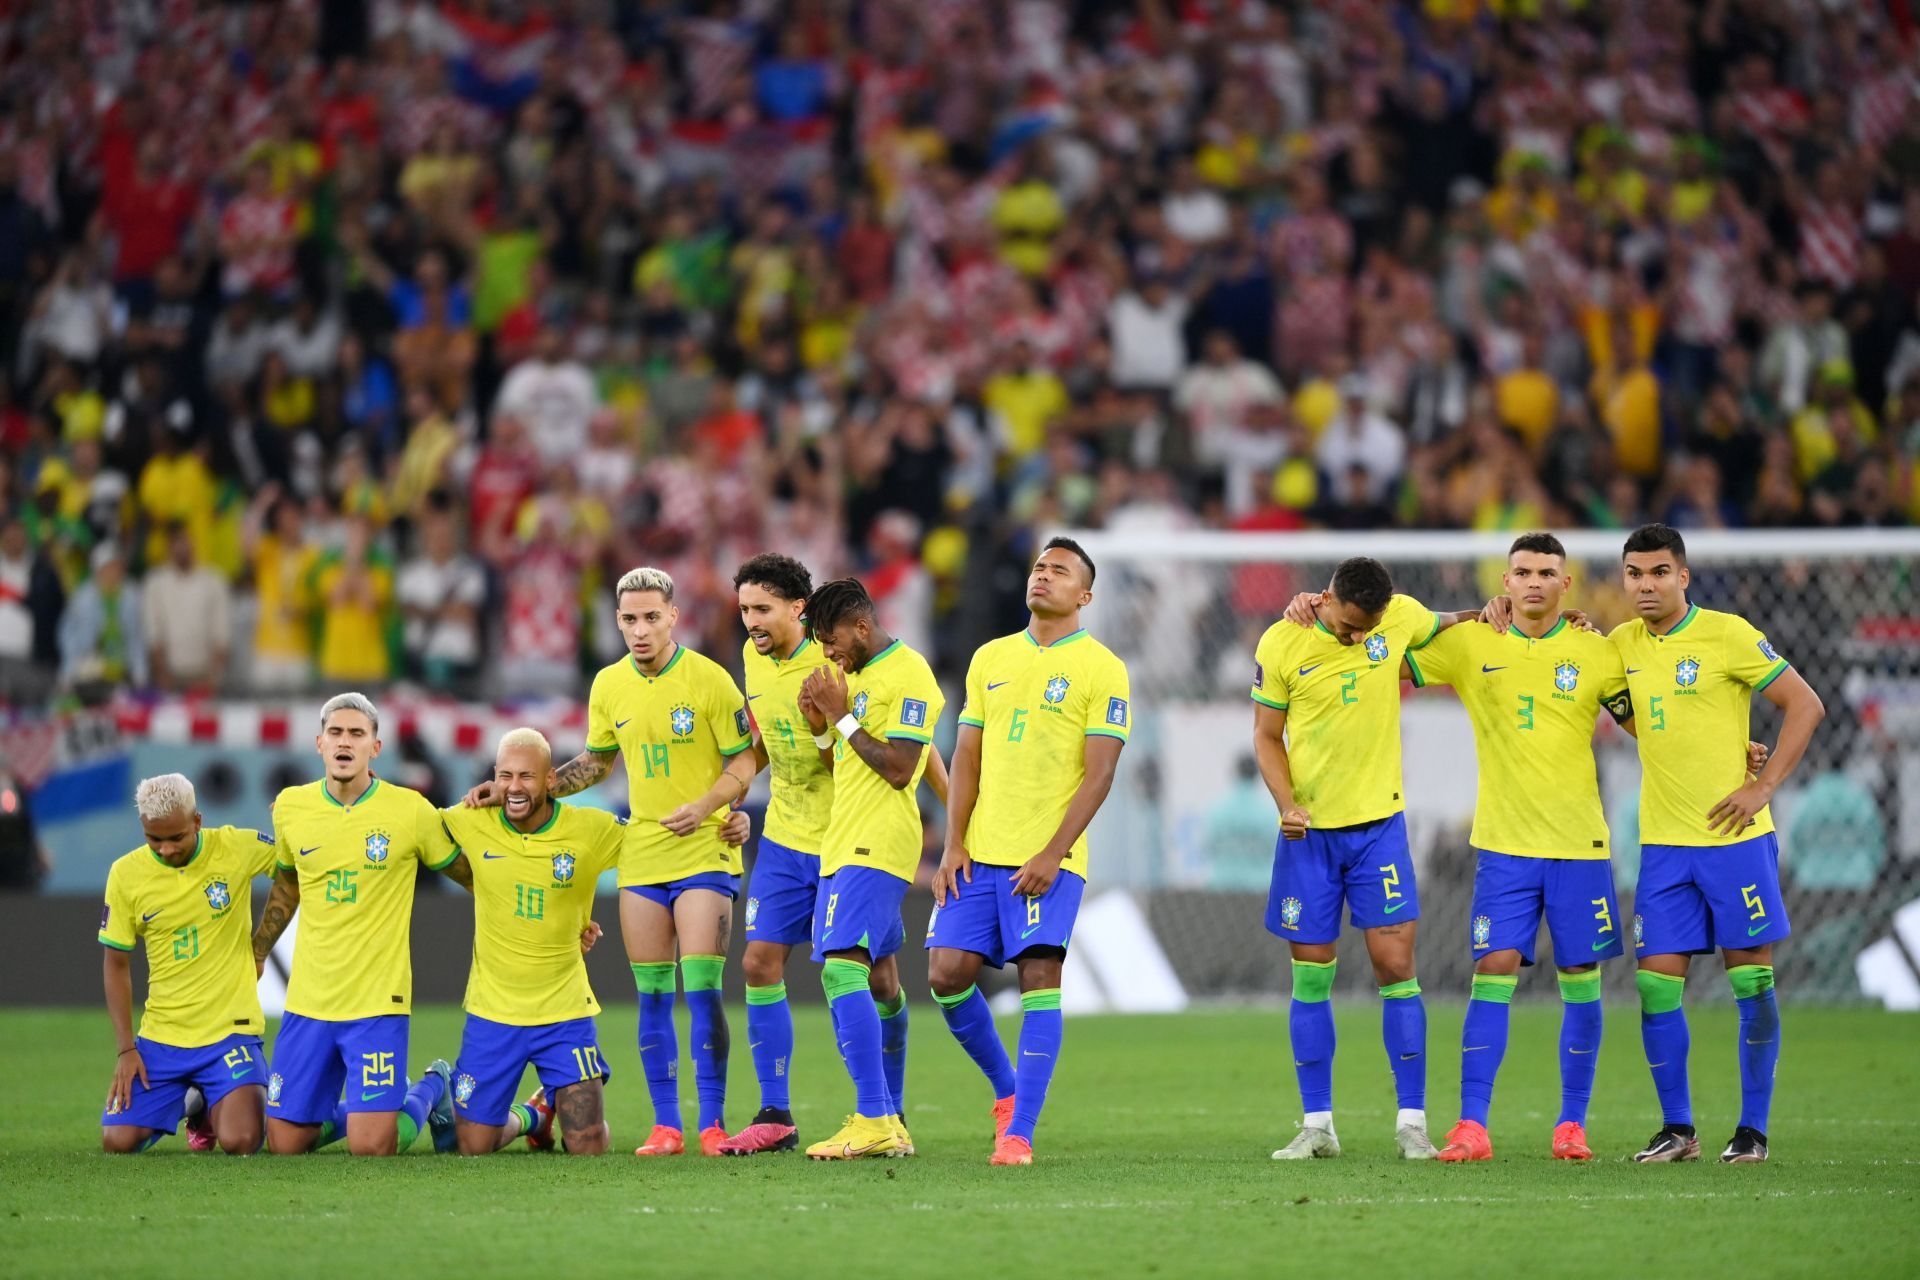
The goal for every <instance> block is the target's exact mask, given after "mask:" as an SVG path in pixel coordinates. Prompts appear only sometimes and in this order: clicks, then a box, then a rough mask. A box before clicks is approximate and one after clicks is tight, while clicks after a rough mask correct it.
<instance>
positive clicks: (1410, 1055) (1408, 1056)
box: [1400, 1053, 1420, 1062]
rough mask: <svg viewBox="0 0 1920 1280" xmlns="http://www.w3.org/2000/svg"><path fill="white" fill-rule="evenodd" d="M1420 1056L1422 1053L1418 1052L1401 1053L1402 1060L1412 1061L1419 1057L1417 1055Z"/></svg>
mask: <svg viewBox="0 0 1920 1280" xmlns="http://www.w3.org/2000/svg"><path fill="white" fill-rule="evenodd" d="M1419 1056H1420V1055H1419V1054H1417V1053H1403V1054H1401V1055H1400V1061H1402V1062H1412V1061H1413V1060H1414V1059H1415V1058H1417V1057H1419Z"/></svg>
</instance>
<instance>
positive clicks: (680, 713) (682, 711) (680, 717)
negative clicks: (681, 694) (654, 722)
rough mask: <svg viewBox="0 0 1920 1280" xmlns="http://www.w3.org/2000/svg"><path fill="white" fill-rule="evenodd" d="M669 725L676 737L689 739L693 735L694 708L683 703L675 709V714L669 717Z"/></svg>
mask: <svg viewBox="0 0 1920 1280" xmlns="http://www.w3.org/2000/svg"><path fill="white" fill-rule="evenodd" d="M667 723H668V724H669V725H671V726H672V728H673V736H674V737H676V738H685V737H689V736H690V735H691V734H692V733H693V708H692V707H690V706H688V705H687V704H686V703H684V702H683V703H681V704H680V705H679V706H677V707H675V708H674V709H673V714H672V715H670V716H668V717H667Z"/></svg>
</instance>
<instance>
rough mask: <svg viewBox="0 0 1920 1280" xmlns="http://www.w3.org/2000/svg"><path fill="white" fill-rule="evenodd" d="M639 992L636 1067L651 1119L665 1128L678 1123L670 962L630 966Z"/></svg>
mask: <svg viewBox="0 0 1920 1280" xmlns="http://www.w3.org/2000/svg"><path fill="white" fill-rule="evenodd" d="M633 979H634V983H635V985H636V986H638V988H639V991H640V1030H639V1041H640V1070H641V1071H642V1072H643V1073H644V1074H645V1075H646V1077H647V1095H648V1096H649V1097H650V1098H652V1099H653V1122H654V1123H655V1124H657V1125H665V1126H666V1127H667V1128H669V1129H679V1128H681V1122H680V1040H679V1037H678V1036H676V1035H675V1034H674V1030H673V991H674V982H673V961H671V960H658V961H649V962H647V963H644V964H636V965H634V966H633Z"/></svg>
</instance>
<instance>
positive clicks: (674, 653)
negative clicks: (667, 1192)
mask: <svg viewBox="0 0 1920 1280" xmlns="http://www.w3.org/2000/svg"><path fill="white" fill-rule="evenodd" d="M614 601H615V615H614V616H615V621H616V622H618V624H619V627H620V635H621V638H622V639H623V640H625V641H626V645H627V656H626V657H625V658H622V659H621V660H620V661H618V662H616V663H614V664H612V665H611V666H608V667H603V668H602V669H601V671H600V673H599V674H598V675H596V676H595V677H594V678H593V688H592V690H591V691H590V692H589V694H588V697H587V749H586V750H585V751H583V752H582V753H581V754H579V755H577V756H575V757H574V758H573V759H571V760H569V761H567V762H566V763H565V764H563V765H561V766H560V767H559V768H558V769H556V770H554V776H553V782H552V785H551V787H550V794H551V795H553V796H554V797H556V798H560V797H565V796H570V795H573V794H574V793H575V792H578V791H584V790H586V789H587V788H588V787H591V786H593V785H594V784H595V783H597V782H599V781H600V780H601V779H602V778H605V777H606V776H607V775H608V774H609V773H611V772H613V765H614V761H615V759H616V758H624V759H625V761H626V766H627V803H628V806H629V808H630V809H631V812H632V817H631V818H630V820H629V821H628V823H627V827H626V841H625V844H624V846H623V847H622V849H621V853H620V889H621V893H620V932H621V936H622V938H623V939H624V940H625V942H626V947H627V960H628V962H629V963H630V964H631V966H632V968H633V980H634V985H635V986H636V987H637V988H638V990H639V997H640V1029H639V1041H640V1065H641V1068H642V1070H643V1071H644V1072H645V1073H646V1077H647V1092H648V1094H649V1096H650V1097H651V1098H652V1100H653V1121H654V1123H653V1130H652V1132H651V1133H649V1134H648V1135H647V1140H646V1141H645V1142H644V1143H642V1144H641V1145H640V1146H639V1147H638V1148H637V1149H636V1150H635V1151H634V1154H635V1155H636V1156H677V1155H681V1154H683V1153H684V1152H685V1151H686V1141H685V1138H684V1137H683V1126H682V1122H681V1117H680V1080H679V1067H680V1045H679V1041H678V1039H677V1038H676V1036H675V1033H674V1025H673V999H674V986H675V983H674V951H675V947H676V945H677V946H678V948H679V952H680V964H679V969H680V977H681V980H682V982H683V983H684V984H685V986H686V991H687V1006H688V1009H689V1011H690V1012H691V1015H692V1017H691V1019H690V1021H691V1027H690V1031H691V1037H692V1047H693V1065H694V1078H695V1082H696V1085H697V1087H698V1092H699V1098H700V1114H699V1119H700V1128H699V1135H700V1151H701V1154H703V1155H709V1156H711V1155H718V1154H719V1150H720V1144H721V1143H722V1142H725V1141H726V1139H727V1131H726V1101H727V1050H728V1039H727V1018H726V1012H725V1010H724V1009H723V1008H722V1007H721V1003H720V981H721V972H722V970H723V968H724V966H725V964H726V955H727V940H728V938H729V936H730V935H731V933H732V930H733V900H734V899H735V898H736V897H738V896H739V894H740V850H739V848H738V841H735V842H734V843H732V844H729V843H728V841H727V834H726V833H727V822H728V819H727V818H725V817H723V816H722V815H723V814H725V813H727V812H728V810H729V807H730V806H731V805H733V804H735V803H737V802H738V801H739V800H740V798H741V797H742V796H744V795H746V793H747V787H748V786H749V785H750V784H751V783H752V781H753V775H754V772H755V768H756V766H755V762H754V755H753V753H752V752H751V751H749V750H748V749H747V748H748V746H749V745H750V743H751V738H750V737H749V735H748V732H747V707H746V702H745V700H744V699H743V698H742V697H741V696H740V690H739V689H738V688H737V687H736V686H735V685H734V683H733V678H732V677H731V676H729V675H728V674H727V673H726V670H725V668H723V667H721V666H720V664H719V663H717V662H715V661H713V659H711V658H708V657H705V656H704V655H702V654H698V653H695V652H694V651H693V650H691V649H689V648H687V647H686V646H685V645H682V644H680V643H679V642H678V641H676V640H675V639H674V638H673V626H674V623H675V622H676V621H677V620H678V619H679V617H680V611H679V610H678V609H676V608H675V607H674V604H673V579H672V578H671V577H669V576H668V575H667V574H666V573H665V572H663V571H661V570H659V569H654V568H646V567H642V568H638V569H632V570H629V571H628V572H627V573H626V574H625V576H623V577H622V578H621V579H620V581H619V583H618V584H616V585H615V587H614ZM501 794H502V791H501V788H500V787H499V784H498V783H494V782H487V783H482V784H481V785H480V786H478V787H475V788H474V789H473V790H472V791H470V792H468V793H467V801H466V802H467V803H468V804H469V805H475V806H481V805H492V804H498V803H499V799H500V796H501Z"/></svg>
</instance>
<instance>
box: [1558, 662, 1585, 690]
mask: <svg viewBox="0 0 1920 1280" xmlns="http://www.w3.org/2000/svg"><path fill="white" fill-rule="evenodd" d="M1579 683H1580V668H1579V667H1576V666H1574V665H1573V664H1572V663H1571V662H1563V663H1561V664H1560V665H1559V666H1557V667H1555V668H1554V669H1553V687H1554V688H1556V689H1558V690H1559V691H1560V692H1562V693H1572V692H1573V690H1574V686H1576V685H1578V684H1579Z"/></svg>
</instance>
